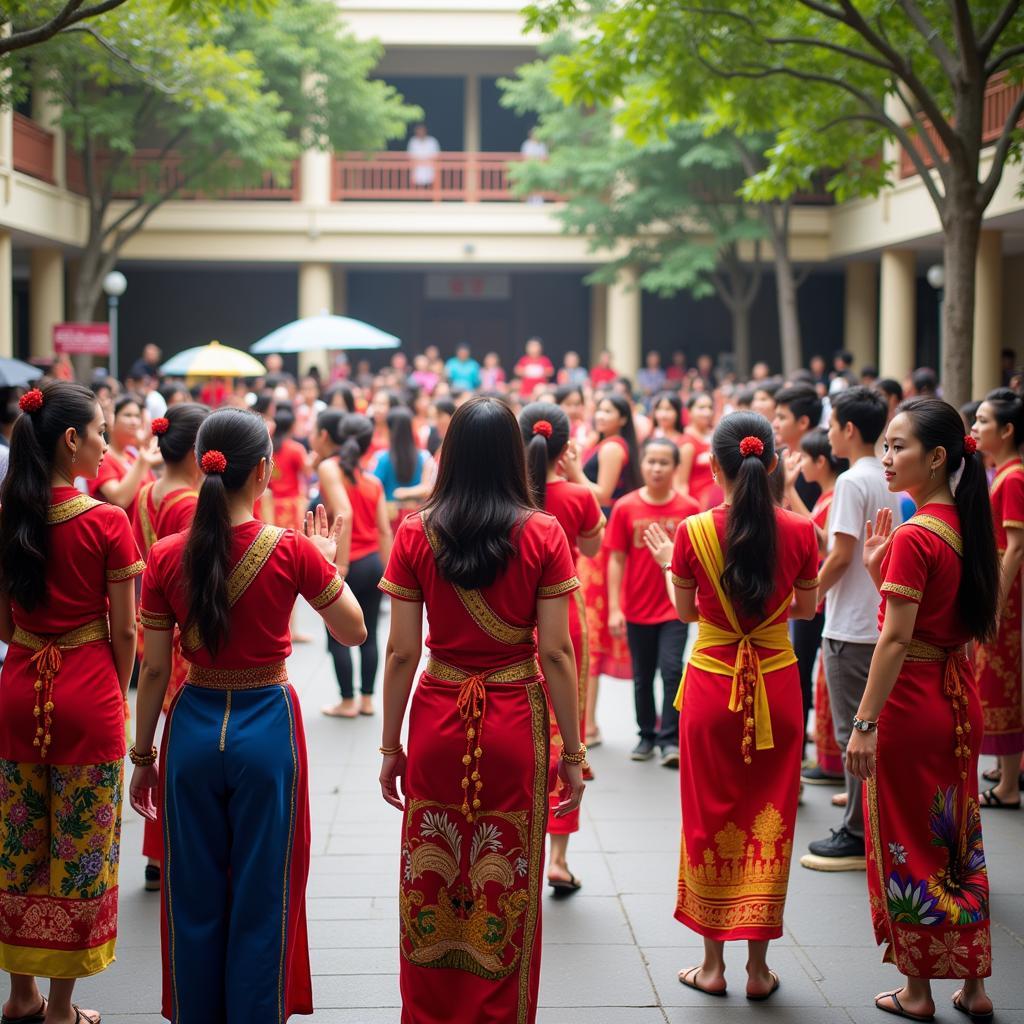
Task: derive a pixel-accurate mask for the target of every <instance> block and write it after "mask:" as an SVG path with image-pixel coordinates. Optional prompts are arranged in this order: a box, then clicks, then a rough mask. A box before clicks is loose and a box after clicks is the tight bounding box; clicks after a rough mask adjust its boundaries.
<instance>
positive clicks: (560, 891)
mask: <svg viewBox="0 0 1024 1024" xmlns="http://www.w3.org/2000/svg"><path fill="white" fill-rule="evenodd" d="M548 885H550V886H551V888H552V889H553V890H554V892H555V895H556V896H571V895H572V894H573V893H574V892H579V890H580V889H582V888H583V883H582V882H581V881H580V880H579V879H578V878H577V877H576V876H575V875H574V874H573V873H572V872H571V871H570V872H569V881H566V880H565V879H564V878H549V879H548Z"/></svg>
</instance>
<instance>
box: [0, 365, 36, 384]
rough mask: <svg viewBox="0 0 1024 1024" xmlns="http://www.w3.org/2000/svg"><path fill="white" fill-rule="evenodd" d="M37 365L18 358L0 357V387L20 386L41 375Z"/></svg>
mask: <svg viewBox="0 0 1024 1024" xmlns="http://www.w3.org/2000/svg"><path fill="white" fill-rule="evenodd" d="M42 375H43V371H42V370H40V369H39V367H38V366H30V365H29V364H28V363H23V362H22V361H21V360H20V359H2V358H0V388H20V387H24V386H25V385H26V384H31V383H32V381H34V380H39V378H40V377H42Z"/></svg>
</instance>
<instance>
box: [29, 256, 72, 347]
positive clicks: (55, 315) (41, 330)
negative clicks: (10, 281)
mask: <svg viewBox="0 0 1024 1024" xmlns="http://www.w3.org/2000/svg"><path fill="white" fill-rule="evenodd" d="M29 258H30V263H29V272H28V303H29V306H28V322H29V352H30V353H31V355H32V358H33V359H52V358H53V327H54V324H60V323H63V322H64V319H65V317H64V254H63V253H62V252H61V251H60V249H47V248H40V249H33V250H32V252H31V254H30V257H29Z"/></svg>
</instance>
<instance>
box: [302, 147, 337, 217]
mask: <svg viewBox="0 0 1024 1024" xmlns="http://www.w3.org/2000/svg"><path fill="white" fill-rule="evenodd" d="M332 163H333V155H332V154H331V153H330V152H328V151H326V150H322V149H306V150H303V153H302V156H301V158H300V159H299V189H300V191H299V196H300V198H301V200H302V202H304V203H311V204H313V205H315V206H326V205H327V204H328V203H329V202H330V201H331V169H332Z"/></svg>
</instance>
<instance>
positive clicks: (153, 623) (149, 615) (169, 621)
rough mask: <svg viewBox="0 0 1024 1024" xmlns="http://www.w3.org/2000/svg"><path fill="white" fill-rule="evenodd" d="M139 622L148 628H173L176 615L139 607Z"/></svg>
mask: <svg viewBox="0 0 1024 1024" xmlns="http://www.w3.org/2000/svg"><path fill="white" fill-rule="evenodd" d="M139 622H141V623H142V625H143V626H145V627H146V629H173V628H174V616H173V615H165V614H163V613H162V612H147V611H146V609H145V608H140V609H139Z"/></svg>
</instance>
